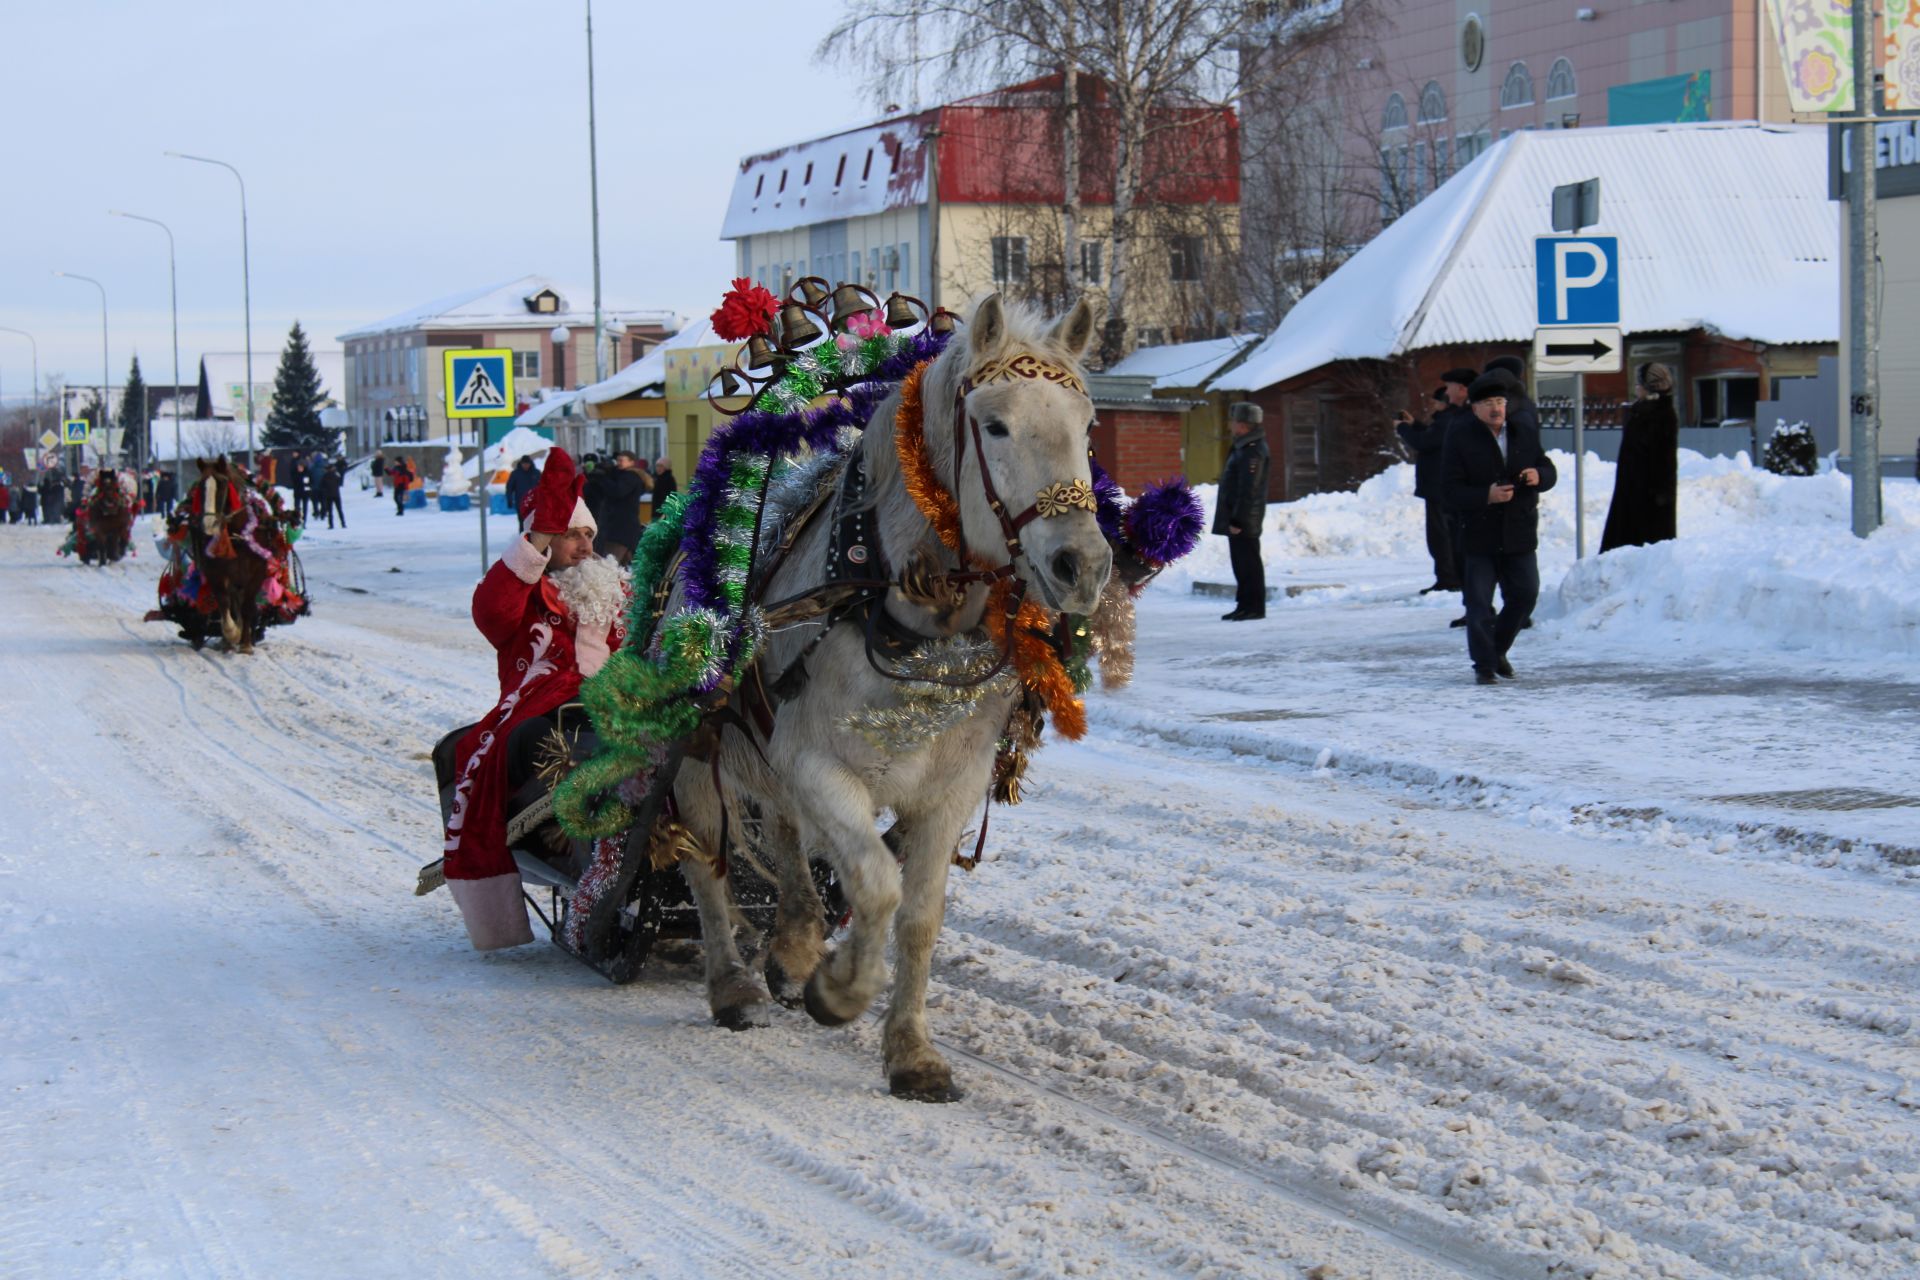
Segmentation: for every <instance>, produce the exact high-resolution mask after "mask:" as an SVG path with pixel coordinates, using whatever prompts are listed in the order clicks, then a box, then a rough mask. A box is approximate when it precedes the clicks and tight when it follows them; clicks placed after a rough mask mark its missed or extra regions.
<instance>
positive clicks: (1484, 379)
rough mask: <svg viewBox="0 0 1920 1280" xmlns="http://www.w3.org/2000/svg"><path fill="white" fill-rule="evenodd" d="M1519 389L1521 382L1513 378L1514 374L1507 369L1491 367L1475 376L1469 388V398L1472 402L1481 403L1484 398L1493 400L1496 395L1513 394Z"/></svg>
mask: <svg viewBox="0 0 1920 1280" xmlns="http://www.w3.org/2000/svg"><path fill="white" fill-rule="evenodd" d="M1518 390H1519V384H1518V383H1516V382H1515V381H1514V380H1513V375H1512V374H1510V373H1508V372H1507V371H1506V370H1505V369H1489V370H1487V371H1486V372H1485V373H1483V374H1481V375H1480V376H1479V377H1477V378H1475V379H1474V380H1473V385H1471V386H1469V387H1468V388H1467V400H1468V401H1469V402H1470V403H1472V404H1479V403H1480V402H1481V401H1482V400H1491V399H1493V398H1494V397H1495V396H1501V397H1506V396H1511V395H1512V394H1513V393H1514V392H1515V391H1518Z"/></svg>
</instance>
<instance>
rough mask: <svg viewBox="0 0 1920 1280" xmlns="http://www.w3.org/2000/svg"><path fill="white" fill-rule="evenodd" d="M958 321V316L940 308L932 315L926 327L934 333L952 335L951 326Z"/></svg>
mask: <svg viewBox="0 0 1920 1280" xmlns="http://www.w3.org/2000/svg"><path fill="white" fill-rule="evenodd" d="M959 319H960V317H959V316H956V315H954V314H953V312H951V311H949V310H947V309H946V308H945V307H941V308H940V309H939V310H938V311H936V312H934V313H933V319H931V320H929V321H927V327H928V328H929V329H932V330H933V331H934V332H935V333H952V332H953V326H954V324H955V322H956V321H958V320H959Z"/></svg>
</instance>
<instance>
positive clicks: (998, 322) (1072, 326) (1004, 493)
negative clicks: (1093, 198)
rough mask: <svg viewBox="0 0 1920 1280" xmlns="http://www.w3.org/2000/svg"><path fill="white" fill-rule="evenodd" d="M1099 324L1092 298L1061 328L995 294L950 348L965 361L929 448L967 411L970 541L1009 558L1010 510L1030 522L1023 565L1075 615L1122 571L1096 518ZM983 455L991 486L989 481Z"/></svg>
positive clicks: (1023, 523)
mask: <svg viewBox="0 0 1920 1280" xmlns="http://www.w3.org/2000/svg"><path fill="white" fill-rule="evenodd" d="M1093 322H1094V314H1093V309H1092V308H1091V307H1090V306H1088V305H1087V303H1086V302H1085V300H1082V301H1081V302H1080V303H1079V304H1078V305H1076V306H1075V307H1074V308H1073V310H1072V311H1070V312H1068V313H1067V314H1066V316H1065V317H1063V318H1062V319H1060V320H1059V321H1058V322H1056V323H1055V324H1053V325H1052V326H1051V327H1049V326H1047V325H1045V324H1044V323H1042V322H1041V321H1039V320H1038V319H1037V318H1036V317H1034V316H1032V315H1030V314H1029V313H1028V312H1026V311H1025V310H1024V309H1020V308H1013V307H1008V306H1007V305H1006V304H1004V303H1003V302H1002V301H1001V299H1000V295H999V294H997V293H996V294H993V295H991V296H989V297H988V298H987V299H986V300H985V301H984V302H982V303H981V304H980V305H979V306H978V307H977V308H975V310H974V313H973V318H972V319H971V320H970V321H969V322H968V323H967V326H966V328H965V329H964V330H963V331H962V335H961V337H960V338H959V339H958V340H956V341H955V343H954V344H953V347H952V348H950V349H949V350H950V354H951V355H952V356H953V357H954V361H955V363H954V364H953V367H952V372H951V373H950V374H949V377H948V378H947V379H943V380H942V382H941V384H940V385H941V386H943V387H945V388H946V396H947V397H948V399H947V404H946V406H944V408H945V412H940V411H939V410H937V409H936V408H935V406H934V404H932V403H929V404H928V406H927V437H928V445H929V447H930V448H932V449H935V450H939V451H941V452H950V451H951V450H952V449H953V448H954V442H955V439H956V436H955V432H954V424H953V422H952V421H951V420H949V419H948V418H947V414H948V413H953V412H955V411H956V410H957V411H958V414H959V428H960V429H959V433H958V436H957V439H958V443H959V448H960V450H961V457H960V458H958V459H950V465H953V467H954V470H952V471H950V472H949V473H948V474H951V475H957V476H958V477H959V483H958V484H957V485H956V486H955V492H954V496H955V498H956V499H957V500H958V501H959V503H960V511H961V516H962V526H963V528H964V530H965V533H966V538H967V543H968V546H969V549H971V550H972V551H973V552H974V553H975V554H977V555H979V556H981V557H982V558H984V559H985V560H987V561H988V562H989V563H991V564H1003V563H1005V562H1006V560H1007V555H1008V553H1007V546H1006V538H1005V534H1004V528H1003V525H1002V516H1003V514H1004V517H1005V519H1007V520H1009V521H1012V522H1014V523H1016V524H1017V525H1018V533H1017V536H1018V538H1019V542H1020V549H1021V553H1022V554H1021V555H1020V556H1019V557H1017V558H1016V560H1015V564H1014V568H1015V571H1016V572H1017V573H1019V575H1020V576H1021V578H1022V579H1024V580H1025V581H1026V582H1027V584H1028V585H1029V586H1030V587H1031V588H1033V589H1034V591H1035V592H1037V594H1038V596H1039V598H1040V600H1041V601H1042V602H1043V603H1045V604H1046V605H1048V606H1049V607H1051V608H1054V609H1057V610H1060V611H1061V612H1063V613H1090V612H1092V610H1093V606H1094V602H1095V601H1097V600H1098V599H1099V598H1100V592H1101V590H1102V588H1104V587H1105V586H1106V583H1107V574H1108V572H1109V571H1110V570H1111V569H1112V567H1113V553H1112V550H1111V549H1110V548H1109V547H1108V546H1107V541H1106V539H1105V538H1104V537H1103V536H1102V535H1101V533H1100V525H1099V523H1098V521H1096V520H1095V518H1094V504H1093V488H1092V469H1091V467H1090V466H1089V464H1088V456H1087V440H1088V435H1089V433H1090V432H1091V431H1092V430H1093V416H1094V415H1093V402H1092V401H1091V400H1090V399H1088V398H1087V392H1086V378H1085V375H1084V373H1083V371H1082V370H1081V368H1080V359H1081V357H1082V356H1083V355H1084V354H1085V353H1086V350H1087V346H1088V344H1089V343H1090V342H1091V341H1092V340H1093ZM942 363H946V361H943V362H942ZM943 426H944V429H942V427H943ZM983 461H984V464H985V467H986V471H987V477H988V479H989V480H990V481H991V485H990V487H989V485H988V484H984V483H982V477H981V475H980V467H981V464H982V462H983ZM994 498H997V499H998V501H999V503H1000V507H1001V510H1000V511H996V510H995V509H994V506H993V499H994Z"/></svg>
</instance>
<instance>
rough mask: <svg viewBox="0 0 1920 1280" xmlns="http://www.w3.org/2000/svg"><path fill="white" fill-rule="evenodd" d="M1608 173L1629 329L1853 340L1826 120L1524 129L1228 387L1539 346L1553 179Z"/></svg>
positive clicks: (1405, 222)
mask: <svg viewBox="0 0 1920 1280" xmlns="http://www.w3.org/2000/svg"><path fill="white" fill-rule="evenodd" d="M1594 177H1597V178H1599V179H1600V222H1599V224H1598V225H1596V226H1593V227H1590V228H1588V231H1589V232H1591V233H1592V234H1596V235H1614V236H1618V237H1619V239H1620V257H1621V263H1620V311H1621V316H1620V319H1621V327H1622V328H1623V329H1625V330H1626V332H1628V333H1630V334H1632V333H1648V332H1659V331H1674V330H1686V329H1700V328H1703V329H1708V330H1712V331H1715V332H1718V333H1721V334H1725V335H1726V336H1728V337H1735V338H1752V339H1756V340H1758V341H1762V342H1775V343H1792V342H1834V341H1837V340H1838V338H1839V334H1840V276H1839V232H1838V223H1837V220H1836V219H1835V217H1834V214H1833V208H1832V206H1831V205H1830V204H1829V203H1828V201H1827V143H1826V134H1825V132H1823V131H1822V130H1821V129H1819V128H1816V127H1812V126H1793V125H1786V126H1778V125H1758V124H1751V123H1724V124H1716V123H1701V124H1661V125H1629V126H1622V127H1619V128H1600V129H1566V130H1549V131H1546V132H1522V133H1516V134H1513V135H1512V136H1511V137H1508V138H1505V139H1503V140H1502V141H1500V142H1498V143H1495V144H1494V145H1493V146H1492V147H1491V148H1489V149H1488V150H1487V151H1486V152H1485V153H1484V154H1482V155H1481V156H1479V157H1478V158H1477V159H1475V160H1474V161H1473V162H1472V163H1471V164H1469V165H1467V167H1466V168H1464V169H1462V170H1461V171H1460V172H1459V173H1457V174H1455V175H1454V176H1453V177H1452V178H1450V179H1448V180H1447V181H1446V182H1445V183H1443V184H1442V185H1441V187H1440V189H1439V190H1438V191H1435V192H1434V193H1433V194H1432V195H1430V196H1428V197H1427V198H1426V199H1425V200H1423V201H1421V202H1420V203H1419V204H1417V205H1415V206H1414V207H1413V208H1412V209H1411V210H1409V211H1408V212H1407V213H1405V214H1403V215H1402V216H1401V217H1400V219H1399V220H1398V221H1397V222H1395V223H1394V224H1393V225H1392V226H1390V227H1388V228H1387V229H1386V230H1384V231H1382V232H1381V233H1380V234H1379V235H1378V236H1377V237H1375V238H1374V239H1373V241H1372V242H1370V243H1369V244H1368V245H1367V246H1366V247H1365V248H1363V249H1361V250H1360V252H1358V253H1356V254H1355V255H1354V256H1353V257H1352V258H1350V259H1348V260H1347V262H1346V263H1344V264H1343V265H1342V266H1341V267H1340V269H1339V270H1337V271H1335V272H1334V273H1333V275H1331V276H1329V277H1328V278H1327V280H1326V281H1325V282H1324V283H1322V284H1321V285H1320V286H1319V287H1318V288H1316V289H1314V290H1313V291H1312V292H1311V293H1309V294H1307V296H1306V297H1304V298H1302V299H1301V300H1300V303H1299V305H1297V306H1296V307H1294V309H1293V310H1292V311H1290V312H1288V313H1287V316H1286V319H1285V320H1283V321H1282V322H1281V324H1280V327H1279V328H1278V329H1276V330H1275V331H1274V332H1273V333H1272V334H1271V335H1270V336H1269V337H1268V338H1267V340H1266V341H1265V342H1263V343H1262V344H1261V345H1260V346H1259V347H1258V348H1256V349H1255V350H1254V351H1253V352H1252V353H1251V354H1250V355H1248V357H1247V358H1246V359H1245V360H1244V361H1242V362H1241V364H1240V365H1239V366H1238V367H1237V368H1235V369H1232V370H1230V371H1228V372H1227V373H1225V374H1222V375H1221V376H1220V377H1219V378H1218V379H1217V380H1216V381H1215V382H1214V384H1213V386H1214V388H1215V389H1217V390H1222V391H1253V390H1258V389H1260V388H1262V387H1270V386H1272V385H1274V384H1275V383H1278V382H1284V381H1286V380H1287V379H1288V378H1293V377H1297V376H1298V375H1300V374H1302V373H1306V372H1308V371H1309V370H1312V369H1317V368H1319V367H1320V366H1321V365H1324V364H1327V363H1329V362H1331V361H1334V360H1343V359H1385V358H1388V357H1391V356H1396V355H1400V354H1402V353H1403V352H1408V351H1416V350H1419V349H1421V348H1425V347H1440V346H1451V345H1454V344H1462V343H1474V342H1521V341H1528V340H1530V339H1531V338H1532V336H1533V331H1534V320H1535V318H1536V310H1537V309H1536V293H1535V284H1534V265H1533V241H1534V238H1535V237H1536V236H1540V235H1546V234H1549V233H1550V232H1551V229H1552V226H1553V220H1552V208H1551V206H1552V199H1553V189H1554V187H1556V186H1558V185H1560V184H1562V183H1568V182H1579V181H1583V180H1585V179H1587V178H1594Z"/></svg>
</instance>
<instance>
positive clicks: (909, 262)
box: [900, 244, 913, 289]
mask: <svg viewBox="0 0 1920 1280" xmlns="http://www.w3.org/2000/svg"><path fill="white" fill-rule="evenodd" d="M900 287H901V288H903V289H911V288H913V246H912V245H910V244H902V245H901V246H900Z"/></svg>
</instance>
